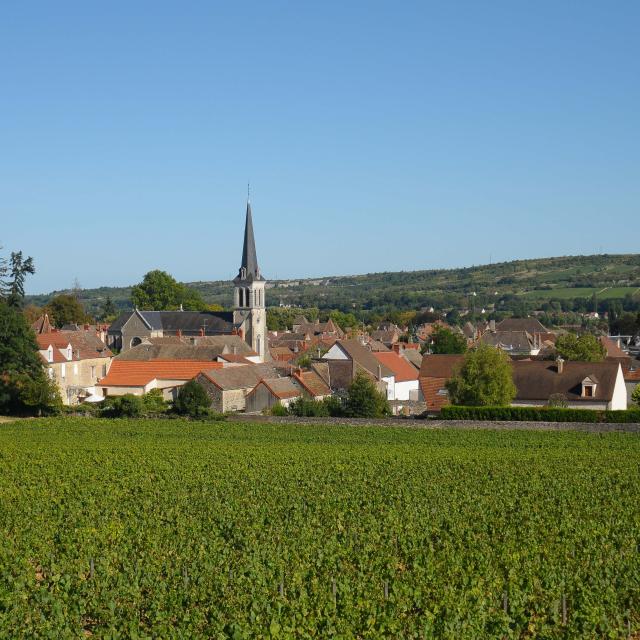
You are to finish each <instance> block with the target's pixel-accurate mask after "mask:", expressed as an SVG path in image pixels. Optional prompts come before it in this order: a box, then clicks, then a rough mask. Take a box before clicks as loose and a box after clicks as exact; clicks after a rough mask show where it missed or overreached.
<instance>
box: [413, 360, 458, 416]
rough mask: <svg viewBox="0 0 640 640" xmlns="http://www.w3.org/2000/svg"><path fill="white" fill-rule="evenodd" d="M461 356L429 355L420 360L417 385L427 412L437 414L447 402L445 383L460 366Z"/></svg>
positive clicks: (447, 395)
mask: <svg viewBox="0 0 640 640" xmlns="http://www.w3.org/2000/svg"><path fill="white" fill-rule="evenodd" d="M463 362H464V355H462V354H435V353H434V354H429V355H425V356H424V357H423V358H422V365H421V366H420V374H419V378H418V379H419V383H420V393H421V396H422V399H423V400H424V402H425V404H426V405H427V411H429V412H438V411H440V409H442V407H444V406H445V405H448V404H451V403H450V402H449V394H448V392H447V388H446V383H447V381H448V380H449V379H450V378H452V377H453V375H454V373H455V371H456V369H458V368H459V367H460V366H462V363H463Z"/></svg>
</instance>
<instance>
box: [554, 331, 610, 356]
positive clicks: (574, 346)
mask: <svg viewBox="0 0 640 640" xmlns="http://www.w3.org/2000/svg"><path fill="white" fill-rule="evenodd" d="M556 352H557V354H558V355H560V356H562V357H563V358H564V359H565V360H577V361H580V362H602V361H603V360H604V358H605V356H606V355H607V352H606V350H605V348H604V347H603V346H602V344H601V343H600V341H599V340H598V339H597V338H596V337H595V336H593V335H591V334H590V333H585V334H583V335H581V336H578V335H576V334H575V333H565V334H564V335H561V336H558V339H557V340H556Z"/></svg>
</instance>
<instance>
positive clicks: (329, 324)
mask: <svg viewBox="0 0 640 640" xmlns="http://www.w3.org/2000/svg"><path fill="white" fill-rule="evenodd" d="M292 328H293V332H294V333H304V334H309V335H310V336H333V337H334V338H344V331H343V330H342V329H341V328H340V327H339V326H338V325H337V324H336V323H335V322H334V321H333V320H332V319H331V318H329V319H328V320H327V321H326V322H320V320H316V321H315V322H309V321H308V320H307V319H306V318H305V317H304V316H303V317H300V318H297V319H296V321H294V323H293V326H292Z"/></svg>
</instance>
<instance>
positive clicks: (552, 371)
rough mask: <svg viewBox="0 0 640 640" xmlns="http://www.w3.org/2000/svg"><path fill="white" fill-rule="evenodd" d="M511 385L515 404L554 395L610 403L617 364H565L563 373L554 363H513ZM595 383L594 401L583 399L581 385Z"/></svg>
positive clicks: (590, 398)
mask: <svg viewBox="0 0 640 640" xmlns="http://www.w3.org/2000/svg"><path fill="white" fill-rule="evenodd" d="M512 366H513V381H514V383H515V385H516V389H517V394H516V401H518V400H544V401H546V400H548V399H549V397H550V396H552V395H554V394H558V393H561V394H563V395H564V396H565V397H566V398H567V400H568V401H570V402H576V401H580V402H586V403H588V402H609V401H610V400H611V398H612V397H613V390H614V387H615V383H616V377H617V375H618V367H619V366H620V364H619V363H618V362H613V361H605V362H565V363H564V364H563V369H562V373H558V366H557V364H556V363H554V362H549V361H546V362H540V361H535V360H534V361H530V360H524V361H521V362H513V363H512ZM585 378H590V379H591V380H592V381H593V382H596V390H595V395H594V396H593V397H583V396H582V381H583V380H584V379H585Z"/></svg>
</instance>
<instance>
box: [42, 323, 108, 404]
mask: <svg viewBox="0 0 640 640" xmlns="http://www.w3.org/2000/svg"><path fill="white" fill-rule="evenodd" d="M36 341H37V343H38V353H39V354H40V357H41V358H42V360H43V361H44V363H45V365H46V368H47V371H48V375H49V377H50V378H51V379H52V380H55V382H56V384H57V386H58V389H59V390H60V396H61V397H62V401H63V402H64V404H66V405H72V404H78V403H80V402H83V401H85V400H87V399H88V398H91V397H93V396H100V395H101V392H100V389H99V387H97V383H98V380H99V379H100V378H102V377H103V376H105V375H107V372H108V371H109V367H110V364H111V360H112V358H113V354H112V353H111V351H110V350H109V349H108V348H107V346H106V345H105V344H104V342H102V340H100V339H99V338H98V337H97V335H96V333H95V331H91V330H89V331H84V330H80V331H55V330H51V331H49V332H48V333H38V334H36Z"/></svg>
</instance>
